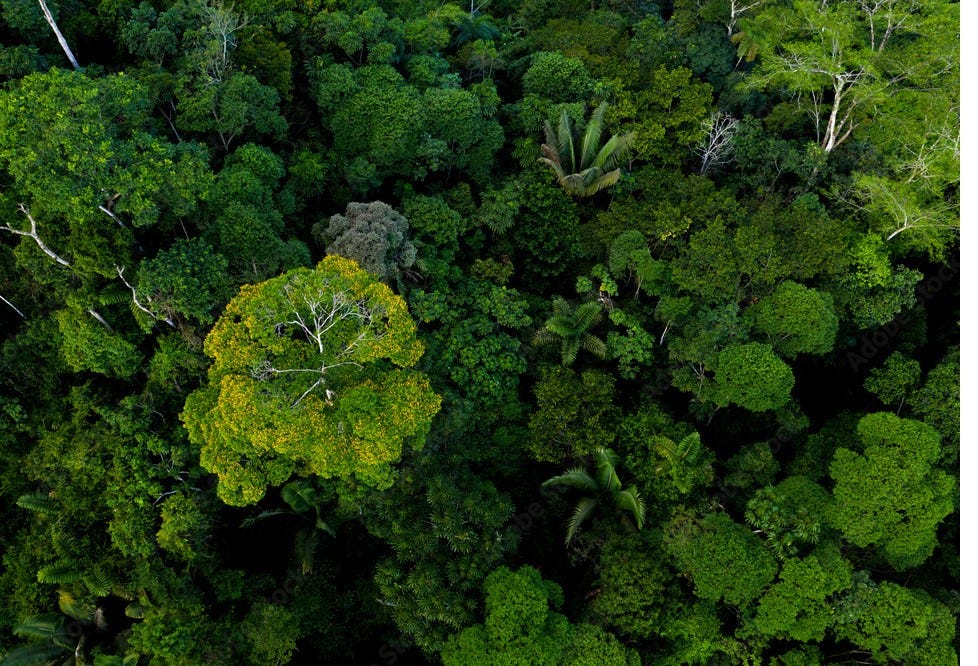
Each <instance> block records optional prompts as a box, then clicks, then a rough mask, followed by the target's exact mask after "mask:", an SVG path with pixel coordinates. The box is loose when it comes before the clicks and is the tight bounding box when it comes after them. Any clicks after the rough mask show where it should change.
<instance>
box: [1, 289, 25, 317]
mask: <svg viewBox="0 0 978 666" xmlns="http://www.w3.org/2000/svg"><path fill="white" fill-rule="evenodd" d="M0 301H3V302H4V303H6V304H7V305H9V306H10V307H11V308H13V311H14V312H16V313H17V314H19V315H20V318H21V319H27V317H26V316H25V315H24V313H23V312H21V311H20V310H18V309H17V306H16V305H14V304H13V303H11V302H10V301H8V300H7V299H6V298H4V297H3V296H2V295H0Z"/></svg>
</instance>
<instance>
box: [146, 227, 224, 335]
mask: <svg viewBox="0 0 978 666" xmlns="http://www.w3.org/2000/svg"><path fill="white" fill-rule="evenodd" d="M227 268H228V262H227V259H225V258H224V257H223V256H221V255H220V254H218V253H216V252H215V251H214V250H213V248H211V247H210V245H208V244H207V243H206V242H204V241H202V240H200V239H197V238H194V239H190V240H184V239H177V241H176V242H175V243H174V244H173V245H172V246H171V247H170V248H168V249H167V250H164V251H162V252H160V253H159V254H158V255H157V256H156V257H154V258H153V259H145V260H143V261H142V262H141V263H140V265H139V273H138V275H137V279H136V285H137V286H136V291H137V296H138V298H139V300H140V302H141V303H143V304H145V305H146V306H147V307H149V308H151V309H153V310H154V311H155V312H157V313H158V315H157V317H158V318H159V319H164V318H171V319H172V318H174V317H176V316H181V317H184V318H186V319H188V320H191V321H194V322H196V323H201V324H209V323H211V322H213V321H214V314H215V311H217V310H218V309H219V308H220V307H222V306H223V305H224V303H225V302H227V299H228V298H230V291H231V290H230V285H229V283H228V279H227Z"/></svg>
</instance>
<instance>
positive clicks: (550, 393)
mask: <svg viewBox="0 0 978 666" xmlns="http://www.w3.org/2000/svg"><path fill="white" fill-rule="evenodd" d="M614 388H615V386H614V379H613V378H612V377H611V376H609V375H607V374H605V373H603V372H599V371H596V370H585V371H584V372H582V373H581V374H580V375H578V374H577V373H576V372H574V371H573V370H570V369H569V368H565V367H562V366H553V367H549V368H547V369H545V370H544V372H543V377H542V378H541V379H540V381H539V382H538V383H537V384H536V385H535V386H534V387H533V393H534V395H535V396H536V398H537V410H536V411H535V412H534V413H533V414H532V415H531V416H530V423H529V428H530V440H529V442H527V449H528V450H529V452H530V455H532V456H533V457H534V458H536V459H537V460H546V461H550V462H559V461H561V460H564V459H566V458H569V457H574V456H584V455H589V454H591V453H594V452H595V451H597V450H598V449H599V448H601V447H605V446H608V445H610V444H611V442H612V440H613V439H614V436H615V434H614V429H613V428H612V427H611V424H612V423H613V421H614V420H615V419H614V416H615V407H614V405H613V403H612V396H613V395H614Z"/></svg>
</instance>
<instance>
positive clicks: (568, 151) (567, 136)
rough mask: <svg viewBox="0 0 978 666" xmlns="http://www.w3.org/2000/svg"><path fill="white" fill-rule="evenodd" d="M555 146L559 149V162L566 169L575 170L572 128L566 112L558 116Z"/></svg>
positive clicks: (575, 161)
mask: <svg viewBox="0 0 978 666" xmlns="http://www.w3.org/2000/svg"><path fill="white" fill-rule="evenodd" d="M557 146H558V147H559V148H560V156H561V158H562V159H561V162H563V163H564V165H566V168H567V169H569V170H571V171H575V170H577V156H576V155H575V152H574V128H573V127H571V120H570V115H568V113H567V110H566V109H565V110H564V111H562V112H561V114H560V127H559V128H558V130H557Z"/></svg>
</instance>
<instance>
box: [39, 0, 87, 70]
mask: <svg viewBox="0 0 978 666" xmlns="http://www.w3.org/2000/svg"><path fill="white" fill-rule="evenodd" d="M37 1H38V2H39V3H40V5H41V11H42V12H44V18H45V19H46V20H47V22H48V25H49V26H51V29H52V30H54V36H55V37H57V38H58V43H59V44H61V48H62V49H64V52H65V55H66V56H68V60H70V61H71V65H72V66H73V67H74V68H75V69H81V65H79V64H78V61H77V60H75V54H74V53H72V52H71V47H70V46H68V41H67V40H66V39H65V36H64V35H62V34H61V30H59V29H58V24H57V23H55V21H54V16H52V15H51V10H50V9H48V6H47V3H45V2H44V0H37Z"/></svg>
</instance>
